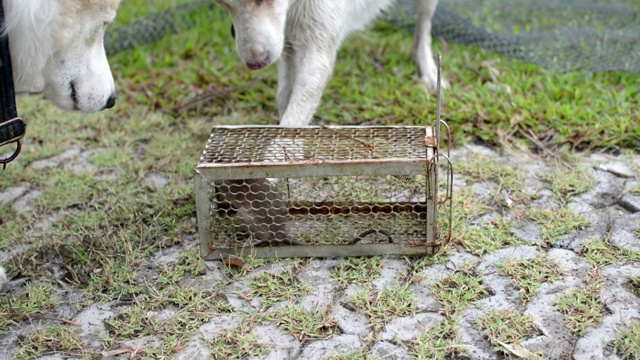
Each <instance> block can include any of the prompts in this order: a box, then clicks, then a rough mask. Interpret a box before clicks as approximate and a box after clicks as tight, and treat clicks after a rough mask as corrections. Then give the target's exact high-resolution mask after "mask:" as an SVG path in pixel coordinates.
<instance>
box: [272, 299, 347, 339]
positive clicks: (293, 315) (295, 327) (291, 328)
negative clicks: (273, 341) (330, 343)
mask: <svg viewBox="0 0 640 360" xmlns="http://www.w3.org/2000/svg"><path fill="white" fill-rule="evenodd" d="M265 320H268V321H270V322H273V323H275V324H277V325H280V326H281V327H282V328H283V329H284V330H285V331H286V332H288V333H289V334H291V335H293V336H294V337H295V338H296V339H298V340H300V341H307V340H312V339H328V338H331V337H333V336H335V335H338V334H339V333H340V330H339V329H338V323H337V321H336V320H335V319H334V318H333V317H332V316H331V315H330V314H329V313H328V312H319V311H316V310H314V311H309V310H307V309H305V308H304V307H303V306H301V305H298V304H293V305H289V306H286V307H284V308H283V309H280V310H278V311H277V312H275V313H268V314H266V315H265Z"/></svg>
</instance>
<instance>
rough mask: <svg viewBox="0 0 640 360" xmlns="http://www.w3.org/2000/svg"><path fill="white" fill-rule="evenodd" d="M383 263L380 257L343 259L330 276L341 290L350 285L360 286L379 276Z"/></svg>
mask: <svg viewBox="0 0 640 360" xmlns="http://www.w3.org/2000/svg"><path fill="white" fill-rule="evenodd" d="M383 263H384V258H382V257H380V256H371V257H350V258H345V259H343V260H342V261H341V262H340V263H339V264H338V265H336V266H335V267H334V268H333V269H332V270H331V276H332V277H333V278H334V279H335V280H336V281H337V282H338V285H339V286H340V287H341V288H343V289H346V288H347V287H348V286H349V285H351V284H355V285H361V286H362V285H366V284H368V283H370V282H371V279H374V278H376V277H378V276H379V275H380V271H381V270H382V265H383Z"/></svg>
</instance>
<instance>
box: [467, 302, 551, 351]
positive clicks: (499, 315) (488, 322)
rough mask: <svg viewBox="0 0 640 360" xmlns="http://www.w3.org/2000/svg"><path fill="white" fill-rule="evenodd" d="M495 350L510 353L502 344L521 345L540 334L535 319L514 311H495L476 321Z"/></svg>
mask: <svg viewBox="0 0 640 360" xmlns="http://www.w3.org/2000/svg"><path fill="white" fill-rule="evenodd" d="M475 322H476V325H478V327H479V328H480V330H482V331H483V332H484V334H485V336H486V337H487V338H488V339H489V341H490V342H491V344H492V345H493V346H494V348H496V349H499V350H500V351H502V352H504V353H507V354H508V353H509V352H508V351H507V350H506V349H505V348H504V347H503V346H502V344H508V345H512V344H519V343H521V342H522V341H524V340H526V339H528V338H531V337H533V336H536V335H538V334H540V331H539V330H538V329H537V328H536V326H535V325H534V324H533V318H532V317H531V316H527V315H524V314H521V313H519V312H518V311H516V310H514V309H507V310H493V311H491V312H490V313H488V314H487V315H485V316H482V317H480V318H477V319H476V320H475Z"/></svg>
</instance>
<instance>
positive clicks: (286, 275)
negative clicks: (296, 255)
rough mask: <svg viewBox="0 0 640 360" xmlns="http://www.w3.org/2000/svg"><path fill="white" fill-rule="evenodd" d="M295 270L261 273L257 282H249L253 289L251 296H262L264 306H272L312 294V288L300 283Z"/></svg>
mask: <svg viewBox="0 0 640 360" xmlns="http://www.w3.org/2000/svg"><path fill="white" fill-rule="evenodd" d="M293 271H295V270H294V269H292V268H290V269H289V270H288V271H283V272H281V273H277V274H270V273H261V274H260V275H259V276H258V277H257V278H256V279H255V280H251V281H250V282H249V287H250V288H251V290H250V292H249V296H260V297H261V298H262V305H263V306H265V307H270V306H271V305H273V304H275V303H277V302H280V301H285V300H289V301H292V300H294V299H295V298H296V297H300V296H305V295H308V294H310V293H311V290H312V289H311V287H310V286H308V285H304V284H302V283H300V281H298V280H297V279H296V277H295V275H294V274H293Z"/></svg>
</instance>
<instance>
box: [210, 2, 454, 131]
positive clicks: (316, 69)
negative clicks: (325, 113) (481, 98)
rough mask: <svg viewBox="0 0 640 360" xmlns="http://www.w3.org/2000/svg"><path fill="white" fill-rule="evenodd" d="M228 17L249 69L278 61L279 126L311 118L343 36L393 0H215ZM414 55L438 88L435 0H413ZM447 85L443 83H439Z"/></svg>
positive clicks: (423, 75)
mask: <svg viewBox="0 0 640 360" xmlns="http://www.w3.org/2000/svg"><path fill="white" fill-rule="evenodd" d="M217 1H218V3H220V5H221V6H222V7H224V8H225V9H227V10H228V11H229V13H230V14H231V17H232V21H233V26H234V28H233V29H232V30H233V33H234V36H235V38H236V46H237V50H238V54H239V55H240V58H241V59H242V61H243V62H244V63H245V64H246V65H247V67H248V68H249V69H261V68H263V67H265V66H267V65H269V64H271V63H273V62H275V61H276V60H278V94H277V101H278V110H279V112H280V125H283V126H301V125H307V124H309V122H310V121H311V119H312V117H313V115H314V113H315V111H316V108H317V107H318V104H319V103H320V99H321V97H322V93H323V92H324V89H325V87H326V85H327V83H328V82H329V79H330V78H331V75H332V73H333V68H334V64H335V61H336V54H337V52H338V49H339V48H340V45H341V44H342V42H343V41H344V39H345V38H346V37H347V36H348V35H349V34H350V33H352V32H354V31H358V30H362V29H364V28H365V27H366V26H367V25H368V24H369V23H370V22H371V21H373V20H374V19H375V18H376V17H377V16H378V15H379V14H380V13H382V12H383V11H385V10H388V9H389V8H390V7H391V6H392V5H393V4H394V2H395V0H217ZM415 2H416V9H417V15H418V17H417V23H416V29H415V48H414V51H415V54H414V55H415V59H416V63H417V65H418V67H419V70H420V74H421V79H422V82H423V83H424V84H425V85H426V87H427V88H428V89H430V90H434V89H435V88H436V81H437V68H436V64H435V61H434V59H433V54H432V52H431V18H432V16H433V13H434V12H435V9H436V6H437V5H438V0H415ZM442 84H443V86H446V82H444V81H443V82H442Z"/></svg>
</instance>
